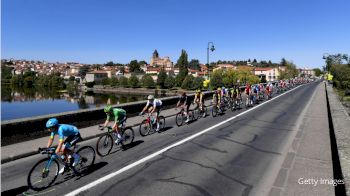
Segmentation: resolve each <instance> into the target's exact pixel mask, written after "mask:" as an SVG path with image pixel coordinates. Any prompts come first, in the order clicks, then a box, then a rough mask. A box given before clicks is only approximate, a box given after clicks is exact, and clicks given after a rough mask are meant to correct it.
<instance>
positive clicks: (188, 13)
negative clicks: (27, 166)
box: [1, 0, 350, 67]
mask: <svg viewBox="0 0 350 196" xmlns="http://www.w3.org/2000/svg"><path fill="white" fill-rule="evenodd" d="M209 41H212V42H214V45H215V48H216V50H215V51H214V52H213V53H211V54H210V60H211V61H216V60H247V59H249V58H250V59H253V58H256V59H257V60H258V61H260V60H272V62H280V60H281V58H282V57H285V58H286V59H287V60H291V61H293V62H294V63H295V64H297V65H298V66H299V67H304V66H307V67H321V66H322V65H324V62H323V59H322V55H323V53H330V54H333V53H347V54H350V1H349V0H2V5H1V55H2V58H15V59H28V60H46V61H49V62H56V61H59V62H66V61H75V62H81V63H106V62H107V61H110V60H112V61H114V62H120V63H127V62H130V60H132V59H137V60H146V61H147V62H150V57H151V55H152V53H153V51H154V49H157V50H158V52H159V55H160V56H161V57H162V56H169V57H170V58H171V60H172V61H174V62H176V60H177V59H178V57H179V55H180V52H181V49H185V50H186V51H187V53H188V55H189V59H199V60H200V62H201V63H205V62H206V48H207V43H208V42H209Z"/></svg>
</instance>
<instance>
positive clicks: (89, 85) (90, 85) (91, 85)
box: [85, 82, 95, 88]
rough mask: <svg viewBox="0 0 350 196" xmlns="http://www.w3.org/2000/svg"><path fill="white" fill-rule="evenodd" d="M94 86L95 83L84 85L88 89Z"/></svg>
mask: <svg viewBox="0 0 350 196" xmlns="http://www.w3.org/2000/svg"><path fill="white" fill-rule="evenodd" d="M94 85H95V82H86V83H85V86H86V87H88V88H92V87H94Z"/></svg>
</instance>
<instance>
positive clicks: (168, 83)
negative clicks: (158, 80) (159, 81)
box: [164, 76, 175, 89]
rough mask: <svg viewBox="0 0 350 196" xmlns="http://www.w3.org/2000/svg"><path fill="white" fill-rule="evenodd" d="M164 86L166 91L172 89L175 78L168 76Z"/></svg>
mask: <svg viewBox="0 0 350 196" xmlns="http://www.w3.org/2000/svg"><path fill="white" fill-rule="evenodd" d="M164 86H165V87H167V88H168V89H172V88H173V87H174V86H175V78H174V77H173V76H168V77H167V78H166V79H165V82H164Z"/></svg>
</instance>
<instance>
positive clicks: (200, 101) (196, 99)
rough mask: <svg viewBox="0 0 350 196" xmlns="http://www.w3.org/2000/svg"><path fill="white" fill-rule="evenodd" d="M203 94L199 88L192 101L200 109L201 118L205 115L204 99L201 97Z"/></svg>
mask: <svg viewBox="0 0 350 196" xmlns="http://www.w3.org/2000/svg"><path fill="white" fill-rule="evenodd" d="M203 96H204V94H203V93H202V91H201V89H198V90H196V94H195V96H194V103H196V104H197V108H198V107H199V109H200V110H201V111H202V113H203V118H204V117H205V112H204V108H203V105H204V99H203Z"/></svg>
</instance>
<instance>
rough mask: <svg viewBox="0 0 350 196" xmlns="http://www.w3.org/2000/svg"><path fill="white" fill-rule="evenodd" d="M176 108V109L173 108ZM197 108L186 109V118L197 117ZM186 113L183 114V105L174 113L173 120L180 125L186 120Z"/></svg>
mask: <svg viewBox="0 0 350 196" xmlns="http://www.w3.org/2000/svg"><path fill="white" fill-rule="evenodd" d="M175 110H177V109H175ZM197 111H198V110H188V118H189V120H190V121H194V120H197V119H198V115H199V113H198V112H197ZM186 118H187V117H186V115H185V110H184V108H183V107H181V110H180V111H179V112H178V113H177V114H176V116H175V122H176V125H177V126H178V127H180V126H182V125H183V123H184V122H185V121H186V120H185V119H186Z"/></svg>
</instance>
